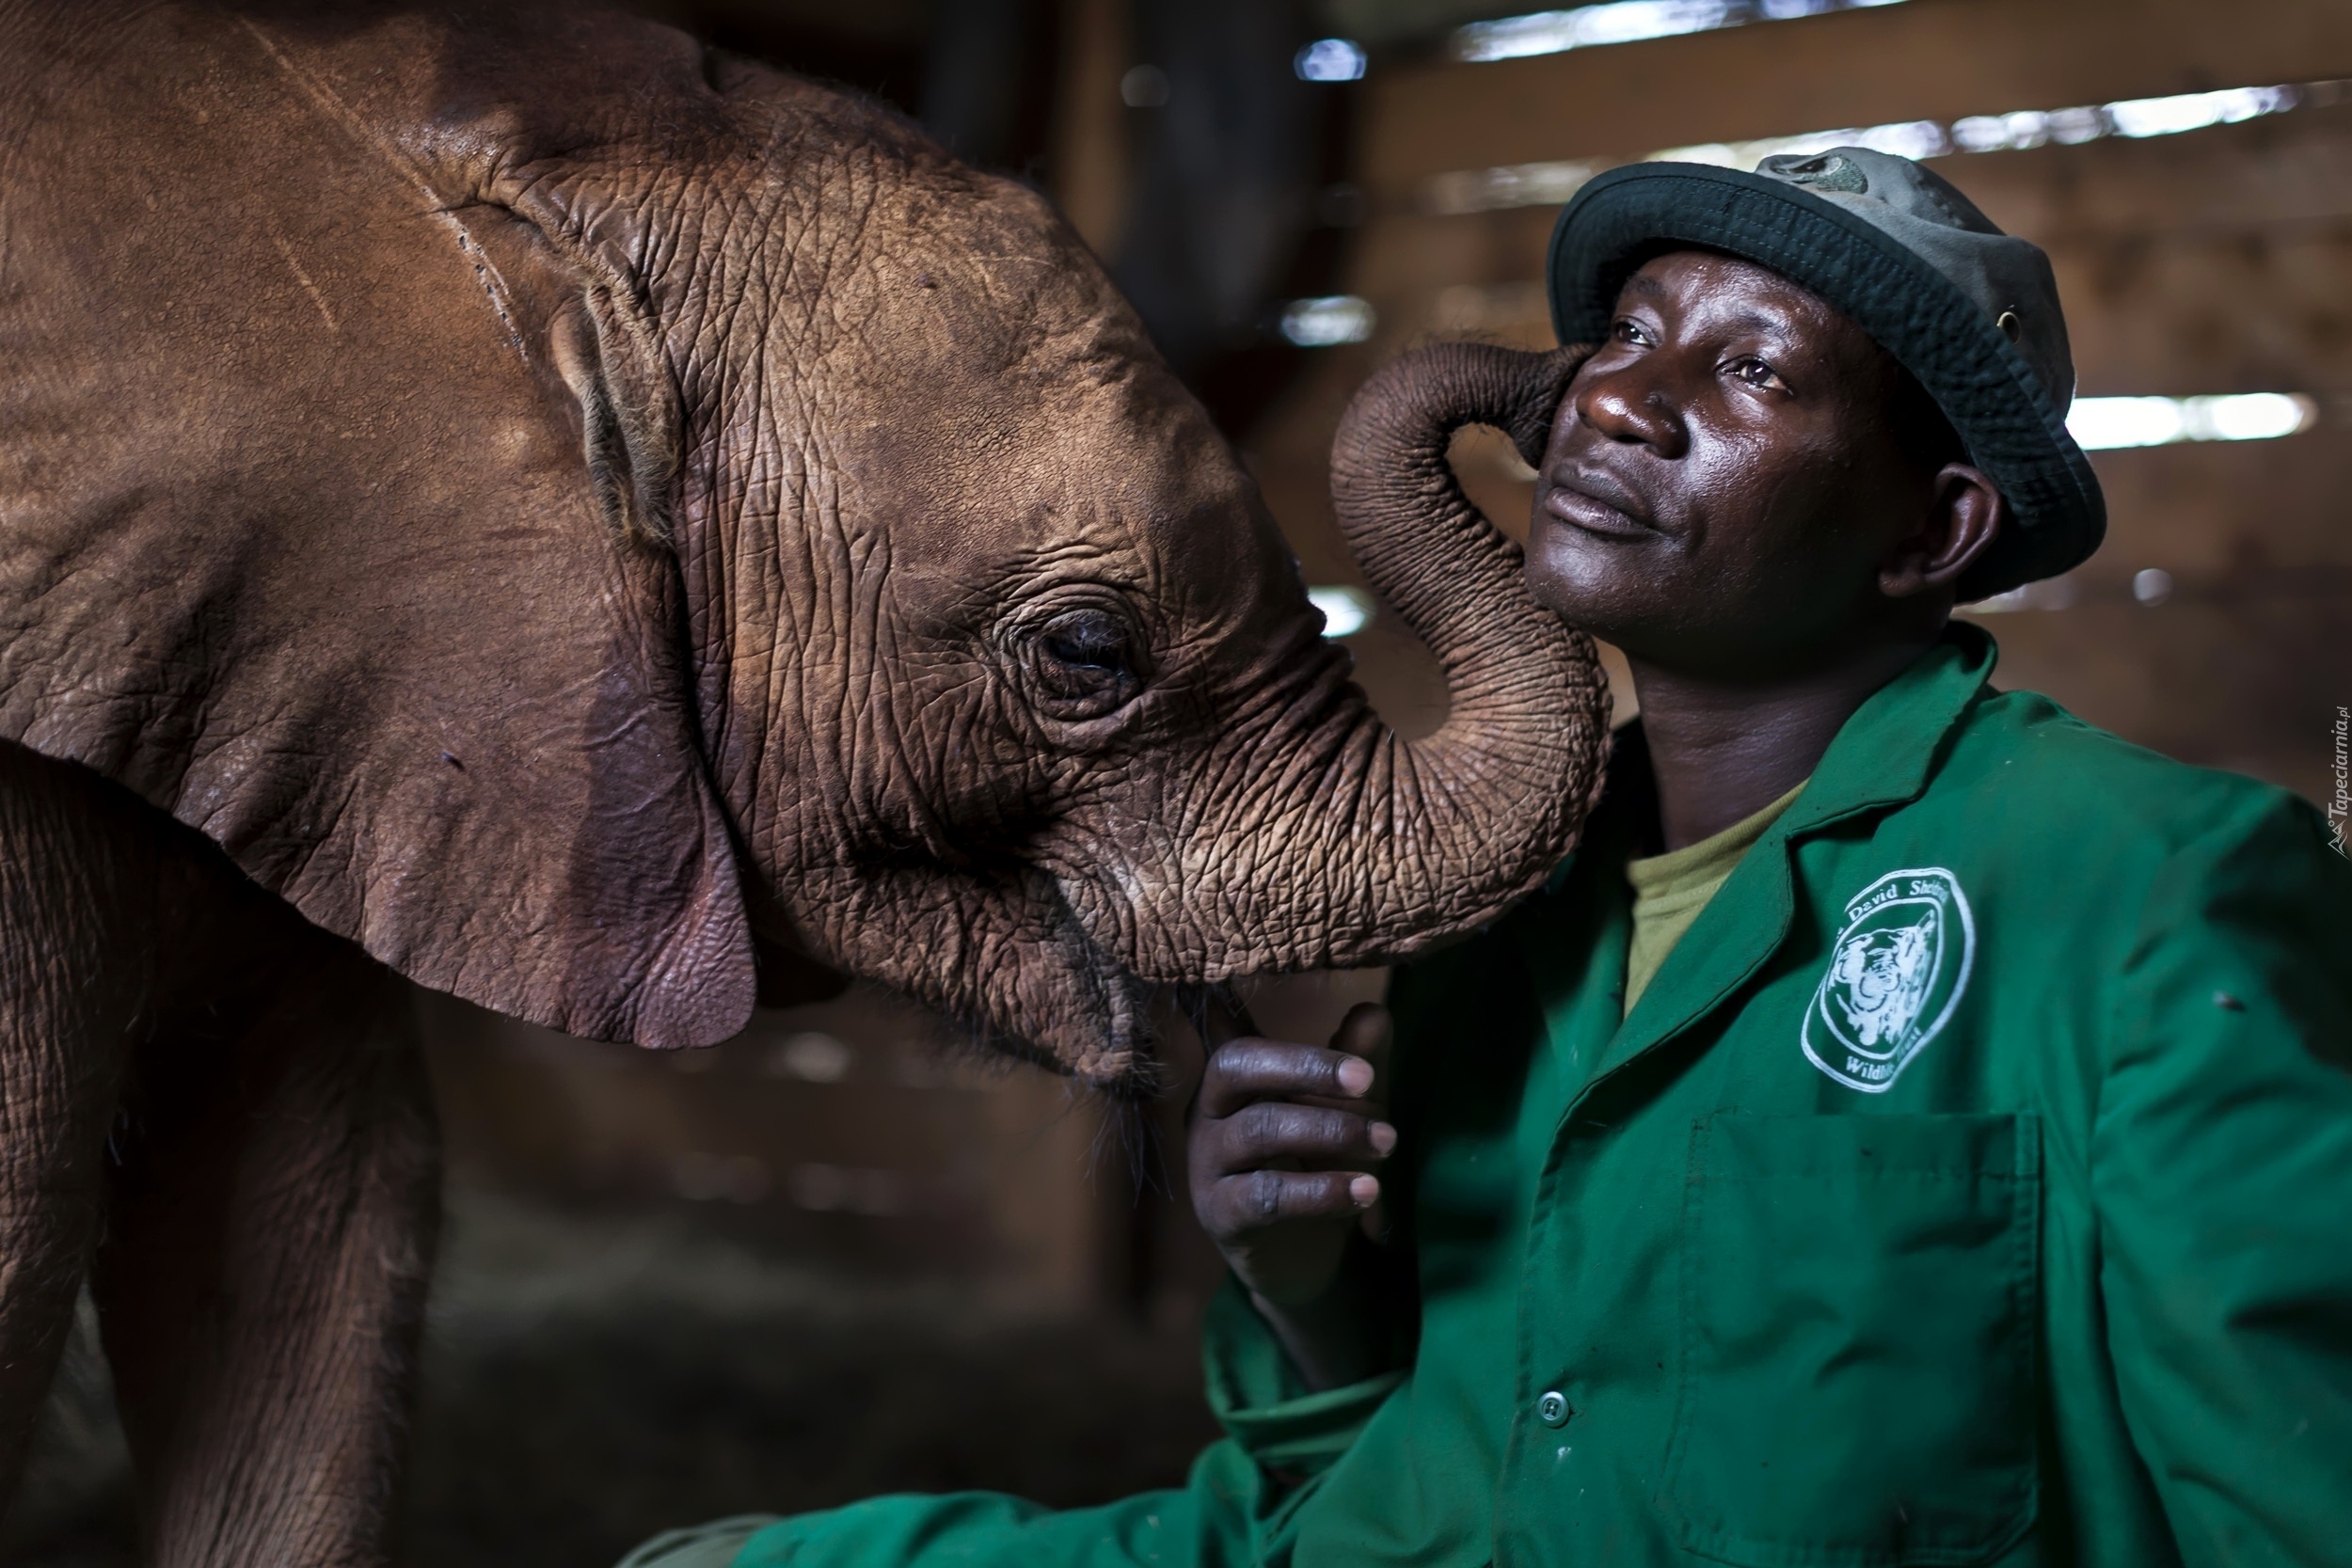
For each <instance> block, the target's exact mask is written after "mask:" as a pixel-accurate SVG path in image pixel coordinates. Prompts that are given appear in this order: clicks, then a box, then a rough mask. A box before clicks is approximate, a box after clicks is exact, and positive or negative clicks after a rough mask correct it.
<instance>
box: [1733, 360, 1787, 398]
mask: <svg viewBox="0 0 2352 1568" xmlns="http://www.w3.org/2000/svg"><path fill="white" fill-rule="evenodd" d="M1731 373H1732V374H1733V375H1736V376H1738V377H1739V378H1740V380H1742V381H1744V382H1746V383H1747V384H1748V385H1749V386H1751V387H1754V388H1757V389H1759V390H1771V389H1772V388H1787V386H1788V383H1787V382H1785V381H1783V380H1781V378H1780V375H1779V372H1775V371H1774V370H1773V369H1772V366H1770V365H1768V364H1766V363H1765V362H1764V361H1763V360H1761V359H1758V358H1756V357H1755V356H1753V355H1750V356H1744V357H1742V358H1739V359H1735V360H1733V361H1732V362H1731Z"/></svg>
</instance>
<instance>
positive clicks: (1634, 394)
mask: <svg viewBox="0 0 2352 1568" xmlns="http://www.w3.org/2000/svg"><path fill="white" fill-rule="evenodd" d="M1574 396H1575V400H1576V414H1577V418H1578V419H1579V420H1582V421H1583V422H1584V423H1586V424H1588V425H1591V426H1592V427H1593V428H1594V430H1596V431H1597V432H1598V433H1599V434H1600V435H1602V436H1606V437H1607V438H1608V439H1610V440H1612V441H1623V442H1626V443H1628V444H1629V445H1634V446H1645V447H1648V448H1649V449H1651V450H1652V451H1656V452H1657V453H1658V454H1659V455H1660V456H1661V457H1679V456H1681V455H1682V452H1683V450H1684V448H1685V447H1686V446H1687V445H1688V442H1689V432H1688V430H1687V429H1686V428H1685V427H1684V425H1683V422H1682V408H1681V403H1680V400H1678V399H1677V397H1676V396H1675V395H1674V391H1673V388H1671V387H1669V386H1668V385H1666V382H1665V378H1664V377H1663V376H1661V374H1660V373H1659V372H1658V369H1657V366H1656V356H1652V355H1644V356H1642V357H1641V358H1639V359H1636V360H1635V361H1633V362H1632V363H1631V364H1629V365H1623V366H1619V367H1617V368H1616V369H1614V370H1609V371H1603V372H1600V373H1599V374H1597V375H1595V376H1592V377H1591V378H1589V379H1588V380H1586V381H1585V382H1584V384H1583V385H1582V386H1581V387H1579V388H1577V389H1576V392H1575V394H1574Z"/></svg>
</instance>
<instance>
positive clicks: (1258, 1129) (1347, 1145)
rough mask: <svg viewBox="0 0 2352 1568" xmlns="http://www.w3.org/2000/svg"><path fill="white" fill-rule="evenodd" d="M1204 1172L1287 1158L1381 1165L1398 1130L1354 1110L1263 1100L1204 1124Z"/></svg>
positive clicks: (1200, 1142) (1222, 1173) (1213, 1173)
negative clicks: (1362, 1115) (1357, 1113)
mask: <svg viewBox="0 0 2352 1568" xmlns="http://www.w3.org/2000/svg"><path fill="white" fill-rule="evenodd" d="M1198 1146H1199V1153H1198V1154H1197V1156H1196V1158H1198V1159H1199V1160H1200V1162H1201V1165H1202V1169H1203V1173H1204V1174H1205V1175H1208V1176H1210V1177H1212V1178H1216V1177H1222V1176H1225V1175H1226V1174H1228V1173H1230V1172H1233V1171H1246V1170H1254V1169H1256V1168H1257V1167H1259V1166H1261V1165H1271V1164H1278V1163H1280V1162H1283V1161H1295V1162H1302V1163H1305V1164H1311V1165H1315V1164H1320V1165H1331V1164H1351V1165H1366V1164H1377V1163H1379V1162H1380V1161H1382V1160H1385V1159H1387V1158H1388V1156H1389V1153H1390V1151H1391V1149H1393V1148H1396V1129H1395V1128H1393V1127H1391V1126H1390V1125H1388V1123H1386V1122H1378V1121H1373V1120H1371V1119H1369V1118H1367V1117H1360V1116H1358V1115H1356V1114H1355V1113H1354V1112H1352V1111H1339V1110H1332V1109H1329V1108H1327V1107H1325V1106H1320V1105H1300V1104H1297V1103H1295V1102H1293V1101H1282V1100H1261V1101H1257V1102H1256V1103H1254V1104H1250V1105H1245V1106H1243V1107H1242V1108H1241V1109H1240V1110H1238V1111H1236V1112H1234V1113H1233V1114H1232V1116H1231V1117H1225V1118H1223V1119H1222V1120H1216V1121H1211V1122H1209V1123H1207V1124H1204V1125H1203V1126H1202V1128H1201V1129H1200V1133H1199V1135H1198Z"/></svg>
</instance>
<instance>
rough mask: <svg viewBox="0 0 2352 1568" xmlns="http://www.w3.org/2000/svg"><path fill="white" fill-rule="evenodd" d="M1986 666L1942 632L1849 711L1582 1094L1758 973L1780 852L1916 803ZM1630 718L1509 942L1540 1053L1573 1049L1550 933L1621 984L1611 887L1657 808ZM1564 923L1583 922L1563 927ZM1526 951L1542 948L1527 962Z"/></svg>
mask: <svg viewBox="0 0 2352 1568" xmlns="http://www.w3.org/2000/svg"><path fill="white" fill-rule="evenodd" d="M1995 657H1997V652H1996V650H1995V648H1994V643H1993V639H1992V638H1991V637H1990V636H1988V635H1987V634H1986V633H1985V631H1984V630H1983V629H1982V628H1981V627H1979V626H1973V625H1970V624H1968V623H1965V622H1954V623H1952V625H1951V626H1949V627H1948V628H1947V630H1946V632H1945V635H1944V637H1943V640H1942V641H1938V642H1937V643H1936V644H1935V645H1934V646H1933V647H1931V648H1930V649H1929V650H1928V651H1927V652H1926V653H1923V654H1921V655H1920V656H1919V657H1917V658H1916V659H1915V660H1913V661H1912V662H1911V663H1910V664H1909V665H1908V666H1906V667H1905V668H1904V670H1903V671H1902V673H1899V674H1898V675H1897V676H1896V677H1895V678H1894V679H1893V680H1891V681H1889V682H1887V683H1886V684H1885V685H1884V686H1883V687H1881V688H1880V689H1878V690H1877V691H1876V692H1874V693H1872V694H1871V696H1870V698H1869V700H1868V701H1867V702H1865V703H1864V704H1863V705H1862V706H1861V707H1859V708H1857V709H1856V710H1855V711H1854V715H1853V717H1852V718H1851V719H1849V720H1847V721H1846V723H1845V726H1844V727H1843V728H1841V729H1840V730H1839V731H1838V732H1837V736H1836V739H1834V740H1832V741H1831V742H1830V747H1829V750H1828V751H1827V752H1824V753H1823V754H1822V757H1821V762H1820V767H1819V768H1816V769H1815V770H1814V773H1813V778H1812V780H1811V782H1810V783H1808V784H1806V785H1805V789H1804V794H1802V795H1800V796H1798V797H1797V799H1796V800H1795V802H1794V803H1792V804H1791V805H1790V806H1789V808H1788V810H1787V811H1786V812H1784V813H1783V814H1782V815H1781V817H1780V820H1779V821H1777V822H1775V823H1773V824H1772V828H1771V829H1770V830H1769V831H1767V832H1766V833H1765V834H1764V836H1763V837H1762V838H1761V839H1759V840H1757V841H1756V846H1755V847H1754V848H1752V849H1750V850H1749V851H1748V853H1747V855H1746V857H1745V858H1744V859H1742V860H1741V861H1740V865H1739V868H1738V869H1737V870H1735V871H1734V872H1733V873H1732V874H1731V877H1730V879H1729V880H1727V881H1726V882H1724V886H1723V888H1722V890H1721V891H1720V892H1718V893H1717V894H1716V895H1715V896H1714V898H1713V899H1711V900H1710V901H1709V902H1708V907H1707V909H1706V910H1705V911H1702V912H1701V914H1700V915H1699V918H1698V920H1697V921H1696V922H1695V923H1694V924H1693V925H1692V927H1691V929H1690V930H1689V931H1687V932H1685V933H1684V935H1683V938H1682V940H1681V941H1680V942H1677V944H1676V948H1675V951H1674V953H1673V954H1672V956H1670V957H1669V958H1668V959H1667V961H1666V965H1665V967H1664V968H1663V969H1661V970H1660V971H1659V974H1658V976H1657V978H1656V979H1654V980H1653V981H1651V983H1650V986H1649V989H1648V990H1645V991H1644V992H1643V993H1642V999H1641V1001H1640V1002H1639V1003H1637V1004H1636V1005H1635V1006H1634V1009H1633V1011H1632V1012H1631V1013H1630V1014H1629V1015H1627V1017H1626V1019H1625V1021H1624V1023H1623V1024H1622V1026H1620V1027H1618V1028H1617V1029H1616V1031H1615V1034H1614V1036H1613V1037H1611V1038H1610V1039H1609V1040H1608V1044H1607V1046H1606V1047H1605V1048H1604V1049H1602V1050H1601V1051H1600V1052H1599V1053H1598V1060H1597V1061H1593V1062H1592V1063H1591V1067H1590V1069H1589V1077H1588V1078H1586V1080H1585V1082H1586V1084H1587V1085H1588V1086H1589V1085H1593V1084H1597V1083H1598V1082H1599V1080H1600V1079H1601V1078H1603V1077H1605V1076H1607V1075H1609V1074H1610V1073H1613V1072H1614V1071H1615V1070H1616V1069H1619V1068H1621V1067H1623V1066H1625V1065H1626V1064H1627V1063H1628V1062H1630V1061H1631V1060H1633V1059H1634V1058H1635V1057H1637V1056H1640V1055H1642V1054H1644V1053H1647V1052H1649V1051H1651V1050H1653V1049H1655V1048H1656V1047H1658V1046H1660V1045H1662V1044H1664V1043H1665V1042H1666V1041H1668V1040H1670V1039H1673V1038H1674V1037H1677V1036H1678V1035H1680V1034H1682V1033H1683V1032H1684V1031H1685V1030H1687V1029H1689V1028H1690V1027H1691V1026H1692V1024H1694V1023H1696V1022H1699V1021H1700V1020H1701V1019H1704V1018H1705V1017H1706V1016H1707V1015H1708V1013H1710V1012H1712V1011H1713V1010H1714V1009H1715V1008H1716V1007H1718V1006H1721V1005H1723V1004H1724V1002H1726V1001H1727V1000H1729V999H1730V998H1731V997H1732V996H1733V995H1734V994H1735V993H1737V992H1738V991H1739V990H1740V988H1741V987H1742V986H1744V985H1746V984H1747V982H1748V981H1749V980H1750V979H1751V978H1752V977H1754V975H1755V974H1756V972H1757V971H1758V970H1760V969H1762V968H1763V967H1764V965H1765V963H1766V962H1767V961H1768V960H1769V959H1770V958H1772V954H1773V953H1774V952H1776V951H1778V950H1779V947H1780V944H1781V943H1782V942H1784V941H1786V940H1787V939H1788V928H1789V925H1790V921H1791V916H1792V914H1793V911H1794V909H1795V879H1794V872H1793V869H1792V867H1791V863H1790V856H1789V846H1790V845H1791V844H1793V843H1794V842H1796V841H1797V840H1798V839H1800V838H1803V837H1804V836H1805V835H1807V834H1809V833H1813V832H1819V831H1820V830H1822V829H1824V828H1827V827H1830V826H1832V825H1833V824H1836V823H1838V822H1843V821H1846V820H1848V819H1849V818H1851V817H1855V816H1862V815H1864V814H1865V813H1867V812H1871V811H1876V810H1883V809H1885V808H1887V807H1891V806H1898V805H1902V804H1905V803H1907V802H1909V801H1911V800H1916V799H1918V798H1919V796H1920V795H1922V794H1923V793H1925V792H1926V789H1927V787H1928V783H1929V781H1930V780H1931V778H1932V777H1933V775H1934V772H1935V768H1936V766H1937V763H1938V762H1939V760H1940V759H1941V758H1942V756H1943V754H1944V752H1945V746H1946V741H1947V737H1948V736H1950V735H1951V734H1952V733H1953V732H1954V731H1955V730H1956V729H1957V728H1958V727H1959V725H1960V722H1961V720H1962V719H1963V716H1964V715H1965V714H1966V713H1967V711H1968V709H1969V707H1970V706H1971V705H1973V704H1974V703H1975V702H1976V700H1977V697H1978V695H1979V693H1980V692H1981V691H1982V690H1983V689H1984V685H1985V681H1986V679H1987V677H1989V676H1990V675H1991V673H1992V672H1993V665H1994V659H1995ZM1639 722H1640V721H1638V720H1637V721H1635V723H1634V724H1632V725H1628V726H1627V727H1626V729H1625V730H1624V731H1621V732H1620V733H1619V736H1618V751H1617V754H1616V755H1613V757H1612V760H1611V765H1610V770H1609V782H1608V787H1607V789H1606V790H1605V791H1604V792H1603V795H1602V799H1601V804H1600V809H1598V810H1597V811H1596V812H1595V813H1594V816H1593V820H1592V823H1591V824H1590V827H1589V828H1588V830H1587V835H1586V841H1585V843H1584V844H1583V845H1582V846H1581V847H1580V848H1579V850H1578V852H1577V854H1576V856H1575V858H1574V859H1573V860H1572V861H1571V862H1570V863H1568V864H1567V865H1564V866H1563V867H1562V868H1561V870H1560V872H1558V873H1555V874H1554V876H1553V879H1552V881H1551V882H1550V883H1549V884H1547V891H1548V894H1549V896H1547V897H1544V898H1541V899H1538V900H1537V904H1538V906H1552V909H1551V910H1549V911H1543V910H1540V909H1539V910H1534V911H1530V912H1531V914H1535V915H1536V916H1537V918H1536V919H1534V921H1531V922H1529V923H1527V924H1526V926H1525V927H1524V935H1523V936H1522V939H1521V946H1522V950H1523V951H1525V952H1526V954H1527V956H1528V958H1529V959H1530V960H1531V969H1532V976H1531V977H1532V978H1533V979H1534V982H1535V989H1536V993H1537V995H1538V996H1540V997H1541V998H1542V999H1543V1002H1544V1013H1545V1017H1546V1019H1547V1021H1548V1022H1549V1024H1550V1028H1551V1034H1552V1036H1553V1040H1552V1043H1553V1047H1554V1049H1555V1050H1558V1051H1560V1052H1561V1053H1563V1056H1564V1057H1566V1056H1569V1055H1571V1054H1572V1053H1573V1052H1574V1042H1573V1041H1571V1040H1569V1039H1565V1038H1563V1037H1562V1035H1563V1033H1564V1030H1565V1028H1566V1027H1568V1026H1569V1025H1570V1022H1571V1020H1570V1012H1571V1009H1570V1007H1569V1006H1568V1003H1569V998H1568V997H1567V996H1566V995H1565V993H1564V990H1563V988H1562V987H1561V986H1560V985H1559V984H1558V983H1556V982H1557V981H1558V980H1560V979H1565V977H1566V976H1565V974H1562V971H1563V970H1564V969H1565V968H1573V969H1579V970H1581V969H1582V967H1583V966H1582V965H1581V963H1572V962H1568V961H1567V960H1568V958H1569V956H1568V955H1567V954H1565V953H1562V952H1560V951H1559V950H1558V948H1557V946H1556V945H1555V942H1556V941H1557V939H1558V937H1559V936H1560V935H1563V934H1565V933H1564V932H1563V930H1562V927H1563V926H1564V925H1568V924H1573V925H1575V926H1578V927H1581V930H1582V933H1583V941H1584V942H1585V943H1587V944H1589V945H1591V946H1593V947H1594V948H1596V949H1597V950H1598V951H1596V952H1595V953H1593V954H1592V955H1591V956H1592V957H1593V958H1604V959H1605V957H1606V955H1610V954H1614V955H1616V956H1617V963H1618V968H1619V973H1618V974H1617V975H1616V978H1615V984H1616V985H1617V986H1618V987H1622V986H1623V984H1624V975H1623V973H1622V969H1623V958H1622V955H1623V952H1624V948H1625V933H1624V932H1623V931H1622V930H1620V929H1618V927H1621V926H1623V924H1624V919H1623V913H1624V911H1625V909H1626V907H1627V900H1626V898H1625V897H1624V895H1623V892H1622V886H1621V884H1622V883H1623V881H1624V865H1625V862H1626V860H1627V859H1629V857H1630V855H1631V854H1632V853H1633V852H1634V846H1635V845H1636V844H1638V843H1639V842H1640V840H1641V837H1642V836H1643V835H1642V833H1641V825H1642V824H1643V823H1644V822H1645V820H1647V819H1648V814H1653V813H1655V811H1656V809H1657V804H1656V784H1655V783H1654V782H1653V780H1652V777H1651V774H1650V769H1649V756H1648V747H1647V745H1646V744H1645V742H1644V741H1643V740H1642V738H1641V736H1640V732H1639V730H1638V728H1637V727H1636V726H1637V725H1638V724H1639ZM1577 914H1582V915H1584V916H1585V917H1586V918H1585V919H1582V920H1579V919H1576V918H1575V916H1576V915H1577ZM1546 915H1549V918H1546ZM1563 916H1566V917H1567V919H1566V920H1565V921H1564V920H1563V919H1562V917H1563ZM1596 916H1601V917H1604V918H1599V919H1595V918H1593V917H1596ZM1547 938H1550V939H1552V940H1550V941H1547V940H1546V939H1547ZM1538 944H1541V946H1542V948H1543V951H1542V952H1541V954H1540V956H1539V953H1538ZM1585 978H1586V982H1587V983H1586V984H1585V985H1584V986H1581V987H1579V988H1577V989H1578V990H1581V991H1583V992H1584V993H1585V994H1586V995H1587V997H1588V998H1589V996H1590V994H1591V992H1592V991H1593V990H1594V989H1595V988H1594V984H1593V982H1595V981H1597V980H1599V979H1601V978H1602V977H1601V976H1597V975H1590V974H1587V975H1586V976H1585ZM1599 989H1601V990H1608V989H1609V988H1608V987H1606V986H1602V987H1600V988H1599ZM1573 1012H1574V1014H1575V1032H1576V1034H1577V1036H1578V1037H1580V1038H1582V1039H1583V1040H1585V1042H1586V1045H1587V1051H1586V1054H1587V1056H1588V1059H1589V1057H1590V1055H1591V1054H1592V1053H1591V1051H1590V1040H1591V1038H1592V1030H1593V1025H1594V1022H1595V1020H1596V1019H1597V1018H1599V1017H1600V1016H1601V1015H1600V1014H1599V1013H1598V1011H1597V1009H1591V1008H1586V1007H1582V1006H1578V1007H1575V1008H1574V1009H1573ZM1570 1081H1571V1082H1574V1081H1575V1080H1574V1079H1571V1080H1570ZM1580 1098H1581V1097H1580Z"/></svg>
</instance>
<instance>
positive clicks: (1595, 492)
mask: <svg viewBox="0 0 2352 1568" xmlns="http://www.w3.org/2000/svg"><path fill="white" fill-rule="evenodd" d="M1543 508H1544V510H1545V511H1546V512H1548V513H1549V514H1550V515H1552V516H1554V517H1557V518H1558V519H1559V520H1560V521H1562V522H1564V523H1566V524H1568V525H1569V526H1570V527H1571V528H1581V529H1582V530H1583V531H1585V532H1587V533H1602V534H1609V535H1612V536H1613V537H1616V538H1621V539H1629V538H1633V537H1636V536H1638V535H1642V534H1649V533H1655V532H1657V530H1656V529H1655V528H1653V527H1652V526H1651V525H1650V524H1649V522H1648V521H1647V520H1646V518H1645V516H1644V515H1643V514H1644V508H1643V506H1642V503H1641V502H1640V501H1638V500H1636V499H1634V498H1633V495H1632V493H1631V492H1630V491H1629V490H1627V489H1626V487H1625V486H1624V485H1622V484H1620V483H1617V482H1616V480H1614V479H1613V478H1611V477H1610V476H1609V475H1608V474H1605V473H1601V472H1598V471H1596V470H1593V469H1588V468H1579V469H1572V470H1570V471H1568V472H1566V473H1564V474H1556V475H1554V476H1553V478H1552V482H1551V486H1550V488H1549V489H1547V490H1546V491H1545V492H1544V499H1543Z"/></svg>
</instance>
